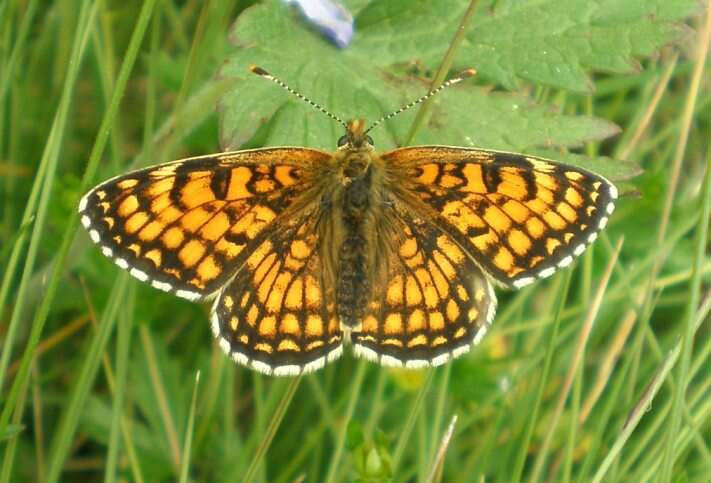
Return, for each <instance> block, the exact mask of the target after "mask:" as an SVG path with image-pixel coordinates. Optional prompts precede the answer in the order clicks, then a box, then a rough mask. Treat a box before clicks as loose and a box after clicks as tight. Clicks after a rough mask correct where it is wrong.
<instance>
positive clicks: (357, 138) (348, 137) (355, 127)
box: [338, 119, 373, 151]
mask: <svg viewBox="0 0 711 483" xmlns="http://www.w3.org/2000/svg"><path fill="white" fill-rule="evenodd" d="M338 149H339V150H344V149H347V150H350V151H361V150H362V151H370V150H372V149H373V138H371V137H370V136H368V135H367V134H366V133H365V120H364V119H353V120H351V121H348V122H347V123H346V134H344V135H343V136H341V138H340V139H339V140H338Z"/></svg>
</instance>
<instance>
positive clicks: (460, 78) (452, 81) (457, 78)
mask: <svg viewBox="0 0 711 483" xmlns="http://www.w3.org/2000/svg"><path fill="white" fill-rule="evenodd" d="M475 74H476V70H474V69H467V70H464V71H462V72H460V73H459V74H457V75H456V76H455V77H452V78H451V79H449V80H448V81H446V82H444V83H442V84H441V85H440V86H439V87H438V88H436V89H433V90H431V91H429V92H428V93H427V94H425V95H424V96H422V97H420V98H419V99H415V100H414V101H412V102H411V103H409V104H406V105H404V106H402V107H401V108H400V109H398V110H397V111H395V112H391V113H390V114H388V115H387V116H383V117H381V118H380V119H378V120H377V121H375V122H374V123H373V124H371V125H370V127H369V128H368V129H366V130H365V132H364V133H363V134H367V133H368V132H370V131H371V130H372V129H373V128H375V127H377V126H378V125H380V124H381V123H383V122H385V121H388V120H390V119H392V118H393V117H395V116H397V115H398V114H402V113H403V112H405V111H407V110H408V109H410V108H411V107H415V106H416V105H418V104H419V103H421V102H422V101H426V100H427V99H429V98H430V97H432V96H434V95H435V94H439V93H440V92H442V91H443V90H444V89H446V88H447V87H449V86H452V85H454V84H457V83H459V82H461V81H463V80H464V79H467V78H469V77H472V76H473V75H475Z"/></svg>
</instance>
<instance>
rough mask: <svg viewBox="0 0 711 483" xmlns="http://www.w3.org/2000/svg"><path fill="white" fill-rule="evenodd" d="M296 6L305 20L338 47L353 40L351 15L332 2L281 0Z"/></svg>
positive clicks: (346, 44)
mask: <svg viewBox="0 0 711 483" xmlns="http://www.w3.org/2000/svg"><path fill="white" fill-rule="evenodd" d="M282 1H283V2H284V3H285V4H287V5H296V6H298V7H299V10H301V13H302V14H303V15H304V17H305V18H306V20H308V21H309V23H311V24H313V25H315V26H316V28H317V29H319V30H320V31H321V32H323V33H324V34H326V37H328V38H329V39H331V41H332V42H333V43H335V44H336V45H337V46H338V47H340V48H344V47H346V46H348V44H349V43H350V42H351V38H353V15H351V14H350V12H349V11H348V10H346V9H345V8H344V7H343V6H342V5H341V4H340V3H338V2H336V1H334V0H282Z"/></svg>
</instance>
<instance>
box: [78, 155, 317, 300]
mask: <svg viewBox="0 0 711 483" xmlns="http://www.w3.org/2000/svg"><path fill="white" fill-rule="evenodd" d="M328 159H330V155H328V154H326V153H322V152H320V151H315V150H309V149H299V148H276V149H262V150H253V151H241V152H235V153H224V154H219V155H213V156H202V157H197V158H190V159H185V160H182V161H176V162H172V163H167V164H163V165H159V166H155V167H151V168H146V169H143V170H139V171H134V172H132V173H128V174H125V175H122V176H119V177H117V178H114V179H112V180H109V181H107V182H105V183H102V184H101V185H99V186H97V187H96V188H94V189H93V190H91V191H90V192H89V193H87V195H86V196H85V197H84V198H83V199H82V202H81V204H80V209H79V210H80V216H81V221H82V224H83V225H84V226H85V227H86V228H87V229H88V230H89V234H90V236H91V238H92V240H93V241H94V242H96V243H97V244H99V245H100V246H101V248H102V251H103V253H104V254H105V255H107V256H109V257H111V258H113V259H114V261H115V262H116V264H117V265H119V266H120V267H121V268H124V269H127V270H129V271H130V273H131V274H132V275H133V276H135V277H136V278H138V279H140V280H142V281H149V282H150V283H151V284H152V285H153V286H154V287H156V288H159V289H162V290H166V291H171V292H175V293H176V294H177V295H180V296H182V297H185V298H188V299H191V300H195V299H199V298H203V297H206V296H209V295H211V294H214V293H215V292H216V291H217V290H219V289H220V288H221V287H223V286H224V285H225V284H226V283H227V282H228V281H229V280H230V279H231V278H232V277H233V276H234V274H235V272H236V270H237V269H238V268H239V267H240V266H241V265H242V264H243V263H244V261H245V260H246V259H247V257H249V256H250V254H251V252H252V251H253V250H254V249H255V248H256V247H257V246H259V244H260V243H262V241H263V240H264V239H265V238H267V237H268V236H269V235H270V231H271V230H272V229H273V227H274V226H276V224H275V223H274V221H275V220H276V219H277V218H278V217H279V216H282V215H283V214H284V213H286V212H287V211H288V210H289V208H290V207H293V206H295V205H303V204H304V200H303V199H302V200H301V202H299V199H300V198H303V197H304V193H307V192H308V188H309V186H310V183H311V179H312V176H311V175H310V173H311V172H312V169H313V167H314V166H317V165H321V164H323V163H325V162H326V161H327V160H328Z"/></svg>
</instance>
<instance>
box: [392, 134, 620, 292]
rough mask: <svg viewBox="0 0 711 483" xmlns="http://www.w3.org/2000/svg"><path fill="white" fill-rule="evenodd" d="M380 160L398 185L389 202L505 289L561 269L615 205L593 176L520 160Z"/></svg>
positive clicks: (459, 155) (433, 150)
mask: <svg viewBox="0 0 711 483" xmlns="http://www.w3.org/2000/svg"><path fill="white" fill-rule="evenodd" d="M382 159H383V161H384V162H385V164H386V165H387V166H388V167H389V169H390V170H391V174H392V176H393V177H395V178H396V179H398V180H401V181H400V182H399V183H395V184H394V185H393V190H394V192H395V196H396V197H398V198H400V199H402V200H404V201H405V203H407V204H410V205H412V206H417V207H418V210H419V211H421V212H426V213H427V215H426V216H428V217H430V218H431V220H432V222H433V223H434V224H436V225H437V226H438V228H439V229H440V230H441V231H443V232H444V233H447V234H448V235H449V236H450V237H451V238H452V239H453V240H454V241H456V243H457V244H458V245H459V246H460V247H461V248H462V249H464V250H465V252H466V253H468V254H469V255H470V256H472V257H473V258H474V259H475V260H476V262H477V264H478V265H479V267H481V268H482V269H483V270H484V271H485V272H486V273H487V274H488V275H489V276H490V277H491V278H492V279H494V280H495V281H496V282H498V283H500V284H502V285H504V286H508V287H515V288H520V287H523V286H525V285H527V284H529V283H531V282H533V281H534V280H535V279H537V278H545V277H547V276H549V275H551V274H552V273H553V272H554V271H555V270H556V269H557V268H559V267H565V266H567V265H569V264H570V263H571V262H572V260H573V257H575V256H578V255H580V254H581V253H583V251H584V250H585V248H586V246H587V245H589V244H590V243H592V242H593V241H594V240H595V239H596V238H597V234H598V232H599V231H600V230H601V229H602V228H604V226H605V225H606V223H607V219H608V217H609V215H610V214H611V213H612V211H613V209H614V200H615V198H616V197H617V189H616V188H615V186H614V185H613V184H612V183H610V182H609V181H607V180H606V179H604V178H603V177H601V176H598V175H596V174H593V173H590V172H588V171H585V170H583V169H580V168H577V167H573V166H568V165H565V164H560V163H556V162H554V161H550V160H546V159H542V158H536V157H533V156H527V155H522V154H513V153H505V152H498V151H486V150H480V149H467V148H456V147H444V146H419V147H413V148H402V149H397V150H394V151H391V152H388V153H386V154H384V155H383V156H382Z"/></svg>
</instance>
